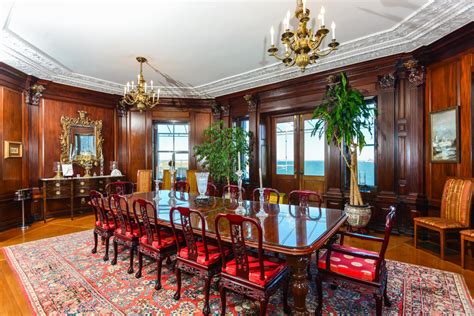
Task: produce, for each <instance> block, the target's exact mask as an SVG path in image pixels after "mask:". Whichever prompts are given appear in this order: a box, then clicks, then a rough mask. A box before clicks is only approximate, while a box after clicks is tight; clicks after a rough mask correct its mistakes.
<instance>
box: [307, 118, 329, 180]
mask: <svg viewBox="0 0 474 316" xmlns="http://www.w3.org/2000/svg"><path fill="white" fill-rule="evenodd" d="M316 122H317V120H316V119H314V120H305V121H304V175H305V176H324V147H325V144H326V143H325V138H324V135H323V136H322V137H321V138H319V135H314V137H311V132H312V131H313V128H314V124H315V123H316Z"/></svg>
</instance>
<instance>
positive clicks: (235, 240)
mask: <svg viewBox="0 0 474 316" xmlns="http://www.w3.org/2000/svg"><path fill="white" fill-rule="evenodd" d="M223 219H227V221H228V224H229V232H230V238H231V244H232V248H231V249H232V253H233V254H234V258H235V262H236V275H237V276H238V277H240V278H243V279H246V280H248V279H249V271H250V270H249V262H248V257H247V246H246V245H245V236H244V232H245V231H246V229H245V228H244V223H246V222H247V223H248V224H250V225H253V226H254V227H255V228H256V229H257V236H258V262H259V271H260V280H265V266H264V264H263V261H264V259H263V247H262V244H263V239H262V226H261V225H260V223H259V222H258V221H257V220H256V219H254V218H249V217H244V216H241V215H237V214H218V215H217V216H216V224H215V225H216V226H215V227H216V236H217V242H218V244H219V248H220V250H221V256H222V267H223V269H225V268H226V259H225V253H224V248H223V241H222V239H221V234H220V227H219V222H220V221H221V220H223Z"/></svg>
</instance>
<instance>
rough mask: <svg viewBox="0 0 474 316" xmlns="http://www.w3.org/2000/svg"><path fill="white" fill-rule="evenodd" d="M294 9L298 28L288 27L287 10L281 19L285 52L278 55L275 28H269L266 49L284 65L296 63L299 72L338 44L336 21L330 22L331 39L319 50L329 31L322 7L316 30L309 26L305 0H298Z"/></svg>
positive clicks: (288, 16)
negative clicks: (268, 43)
mask: <svg viewBox="0 0 474 316" xmlns="http://www.w3.org/2000/svg"><path fill="white" fill-rule="evenodd" d="M297 3H298V4H297V7H296V11H295V17H296V19H297V20H298V28H297V30H296V31H295V32H293V31H292V30H291V29H290V11H288V12H287V14H286V16H285V18H284V19H283V27H284V29H285V31H284V32H283V34H282V35H281V42H282V43H283V45H284V46H285V53H284V55H283V56H278V55H277V52H278V48H277V47H276V46H275V38H274V37H275V36H274V35H275V29H274V28H273V26H272V27H271V28H270V40H271V47H270V48H269V49H268V53H269V54H270V56H274V57H275V58H276V59H278V60H281V61H282V62H283V63H284V64H285V65H286V66H288V67H290V66H293V65H295V64H296V65H297V66H298V67H300V69H301V72H304V71H305V69H306V66H308V65H310V64H314V63H316V60H317V59H318V58H319V57H323V56H327V55H329V54H330V53H331V52H333V51H335V50H336V49H337V47H338V46H339V43H338V42H337V41H336V23H334V22H332V23H331V30H332V40H331V42H330V43H329V45H328V47H329V49H327V50H321V49H320V47H321V45H322V43H323V41H324V38H325V37H326V35H327V34H328V33H329V30H328V29H327V28H326V26H325V23H324V14H325V13H326V11H325V9H324V7H321V11H320V14H319V15H318V20H319V21H320V25H319V28H318V29H317V31H316V32H314V30H313V29H312V28H310V27H309V25H308V22H309V20H310V17H309V14H310V10H309V9H308V8H306V0H298V1H297Z"/></svg>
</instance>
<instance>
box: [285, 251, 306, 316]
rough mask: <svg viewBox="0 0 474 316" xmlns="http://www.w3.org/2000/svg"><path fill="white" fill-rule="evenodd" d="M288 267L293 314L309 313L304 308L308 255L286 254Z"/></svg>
mask: <svg viewBox="0 0 474 316" xmlns="http://www.w3.org/2000/svg"><path fill="white" fill-rule="evenodd" d="M286 259H287V263H288V268H289V270H290V282H291V283H290V285H291V286H292V288H291V291H292V293H293V301H294V306H293V309H292V314H293V315H309V312H308V310H307V309H306V295H307V294H308V288H309V286H308V278H307V276H308V275H307V270H306V267H307V266H308V256H307V255H303V256H290V255H287V256H286Z"/></svg>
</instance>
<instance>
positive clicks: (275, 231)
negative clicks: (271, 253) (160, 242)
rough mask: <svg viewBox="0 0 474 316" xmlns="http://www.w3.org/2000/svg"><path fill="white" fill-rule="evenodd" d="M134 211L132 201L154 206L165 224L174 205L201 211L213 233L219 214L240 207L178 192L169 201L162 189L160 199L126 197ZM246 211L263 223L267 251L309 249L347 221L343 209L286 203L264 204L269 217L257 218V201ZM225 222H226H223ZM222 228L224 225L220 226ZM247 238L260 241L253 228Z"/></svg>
mask: <svg viewBox="0 0 474 316" xmlns="http://www.w3.org/2000/svg"><path fill="white" fill-rule="evenodd" d="M127 197H128V200H129V205H130V210H131V211H132V207H133V201H134V200H136V199H145V200H148V201H151V202H153V203H154V204H155V207H156V214H151V211H150V214H149V216H150V217H155V216H156V217H157V219H158V221H160V222H162V223H163V224H166V223H168V224H169V222H170V208H171V207H173V206H176V207H179V206H183V207H190V208H192V209H197V210H199V211H200V212H201V213H202V214H203V215H204V219H205V224H206V232H207V233H210V234H214V233H215V231H216V229H215V217H216V215H217V214H219V213H235V209H236V208H237V206H238V204H237V201H233V200H229V199H222V198H218V197H209V198H208V199H206V200H199V199H196V197H197V195H193V194H187V193H179V192H176V198H170V191H167V190H161V191H160V193H159V197H160V198H159V199H157V196H156V193H155V192H143V193H134V194H130V195H127ZM244 207H245V209H246V212H245V214H244V215H245V216H248V217H252V218H256V219H257V220H258V221H260V224H261V226H262V231H263V243H264V248H265V245H267V246H274V247H279V248H291V249H295V248H310V247H311V246H312V245H313V244H315V243H316V242H317V241H318V240H319V239H320V238H321V237H323V236H324V235H326V234H327V233H328V231H330V230H331V229H332V228H334V227H335V226H336V225H338V226H340V225H341V222H342V221H344V220H345V214H344V212H343V211H342V210H338V209H329V208H317V207H302V206H295V205H286V204H269V203H265V204H264V205H263V210H264V212H265V213H266V214H267V215H268V216H266V217H258V216H256V214H257V212H258V211H259V210H260V203H259V202H258V201H244ZM191 219H192V225H193V227H195V228H201V227H200V226H201V222H200V220H198V218H197V216H192V218H191ZM173 221H174V222H175V223H176V224H179V223H180V220H179V213H178V212H174V217H173ZM224 222H225V221H224ZM223 224H224V226H221V228H220V232H221V234H222V235H224V236H225V235H226V230H228V225H226V224H225V223H223ZM221 225H222V224H221ZM246 227H247V232H246V238H247V240H249V241H256V240H257V230H256V229H255V228H254V226H253V225H250V224H249V225H246Z"/></svg>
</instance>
